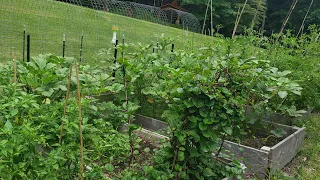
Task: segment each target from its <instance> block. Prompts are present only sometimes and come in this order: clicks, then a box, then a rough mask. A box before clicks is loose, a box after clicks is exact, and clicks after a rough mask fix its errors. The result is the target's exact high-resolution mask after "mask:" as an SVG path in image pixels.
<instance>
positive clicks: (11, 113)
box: [10, 109, 19, 116]
mask: <svg viewBox="0 0 320 180" xmlns="http://www.w3.org/2000/svg"><path fill="white" fill-rule="evenodd" d="M18 112H19V111H18V109H13V110H12V111H10V115H11V116H15V115H17V114H18Z"/></svg>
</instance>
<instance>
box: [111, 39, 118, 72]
mask: <svg viewBox="0 0 320 180" xmlns="http://www.w3.org/2000/svg"><path fill="white" fill-rule="evenodd" d="M117 46H118V40H116V44H115V45H114V47H115V49H114V61H113V63H114V64H116V63H117V55H118V49H117ZM112 77H116V70H114V71H113V74H112Z"/></svg>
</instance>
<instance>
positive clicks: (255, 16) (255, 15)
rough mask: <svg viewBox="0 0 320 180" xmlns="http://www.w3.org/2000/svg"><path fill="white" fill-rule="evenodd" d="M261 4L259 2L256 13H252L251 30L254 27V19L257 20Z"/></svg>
mask: <svg viewBox="0 0 320 180" xmlns="http://www.w3.org/2000/svg"><path fill="white" fill-rule="evenodd" d="M261 4H262V0H260V1H259V3H258V6H257V9H256V12H255V13H254V17H253V19H252V22H251V29H253V28H254V26H255V23H256V19H257V16H258V13H259V10H260V7H261Z"/></svg>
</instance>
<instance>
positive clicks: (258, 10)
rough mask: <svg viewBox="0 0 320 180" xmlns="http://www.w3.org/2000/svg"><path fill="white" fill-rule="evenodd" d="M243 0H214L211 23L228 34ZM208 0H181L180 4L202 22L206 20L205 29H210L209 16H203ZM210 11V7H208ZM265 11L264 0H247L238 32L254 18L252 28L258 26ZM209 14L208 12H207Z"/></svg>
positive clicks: (248, 25)
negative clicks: (220, 27)
mask: <svg viewBox="0 0 320 180" xmlns="http://www.w3.org/2000/svg"><path fill="white" fill-rule="evenodd" d="M244 2H245V0H241V1H234V0H214V1H213V4H212V9H213V25H214V26H215V27H216V26H217V25H219V26H222V27H223V28H222V29H221V33H223V34H225V35H228V36H230V35H231V32H232V29H233V27H234V24H235V21H236V17H237V13H238V9H239V8H242V6H243V4H244ZM207 3H208V0H183V1H182V6H183V7H184V8H185V9H187V10H188V11H189V12H190V13H192V14H194V15H195V16H197V17H198V19H199V20H200V21H201V22H203V21H206V24H207V26H206V29H208V28H209V29H210V16H207V18H206V19H204V17H205V9H206V6H207ZM209 11H210V8H209ZM265 12H266V0H249V1H248V4H247V5H246V7H245V10H244V13H243V15H242V18H241V20H240V23H239V28H238V32H242V31H243V29H244V28H245V27H248V28H249V27H251V24H252V21H253V20H254V28H259V26H260V25H261V23H262V21H263V19H264V16H265ZM209 14H210V13H209Z"/></svg>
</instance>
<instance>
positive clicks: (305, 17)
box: [297, 0, 313, 37]
mask: <svg viewBox="0 0 320 180" xmlns="http://www.w3.org/2000/svg"><path fill="white" fill-rule="evenodd" d="M312 4H313V0H311V3H310V5H309V8H308V10H307V13H306V15H305V16H304V18H303V21H302V24H301V27H300V29H299V32H298V34H297V37H298V36H299V34H300V33H301V34H302V31H303V28H304V22H305V21H306V19H307V17H308V14H309V12H310V9H311V7H312Z"/></svg>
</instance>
